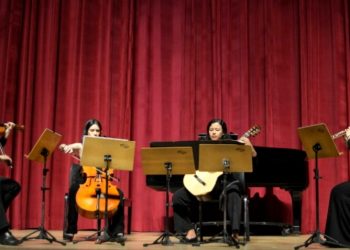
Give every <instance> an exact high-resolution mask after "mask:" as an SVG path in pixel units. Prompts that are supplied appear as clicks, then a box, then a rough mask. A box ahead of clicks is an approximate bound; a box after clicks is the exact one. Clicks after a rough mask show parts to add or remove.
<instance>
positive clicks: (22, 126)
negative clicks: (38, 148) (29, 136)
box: [0, 123, 24, 136]
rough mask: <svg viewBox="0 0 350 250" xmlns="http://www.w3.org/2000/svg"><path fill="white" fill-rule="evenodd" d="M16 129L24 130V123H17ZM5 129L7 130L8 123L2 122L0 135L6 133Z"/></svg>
mask: <svg viewBox="0 0 350 250" xmlns="http://www.w3.org/2000/svg"><path fill="white" fill-rule="evenodd" d="M14 129H15V130H19V131H23V130H24V125H18V124H15V126H14ZM5 131H6V123H0V136H3V135H4V134H5Z"/></svg>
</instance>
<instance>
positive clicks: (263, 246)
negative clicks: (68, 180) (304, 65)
mask: <svg viewBox="0 0 350 250" xmlns="http://www.w3.org/2000/svg"><path fill="white" fill-rule="evenodd" d="M31 232H33V230H12V233H13V235H14V236H16V237H18V238H21V237H23V236H25V235H27V234H29V233H31ZM49 233H51V234H52V235H53V236H54V237H56V239H57V240H59V241H61V240H62V231H49ZM91 234H93V232H92V231H81V232H79V233H78V234H77V235H76V236H75V240H84V239H85V237H86V236H89V235H91ZM161 235H162V233H131V234H130V235H126V236H127V241H126V242H125V245H124V246H122V245H120V244H118V243H114V242H106V243H103V244H101V245H97V244H95V243H94V241H81V242H78V243H76V244H73V243H67V245H65V246H63V245H61V244H59V243H56V242H53V243H49V242H48V241H47V240H43V239H33V240H28V241H25V242H23V243H22V244H21V245H19V246H15V247H11V246H1V245H0V249H66V250H67V249H78V250H83V249H125V250H139V249H167V250H183V249H192V248H195V249H197V248H201V249H226V248H234V249H236V248H235V247H234V246H228V245H227V244H223V243H210V244H203V245H200V246H192V245H184V244H178V242H179V240H178V239H177V238H175V237H170V240H171V241H172V242H173V243H175V244H173V245H165V246H164V245H161V244H156V245H149V246H147V247H144V246H143V244H144V243H152V242H154V241H155V240H156V239H157V238H158V237H159V236H161ZM32 236H34V237H36V236H38V233H35V234H33V235H32ZM309 237H310V235H289V236H251V239H250V241H249V242H248V243H247V244H246V245H244V246H243V245H241V246H240V248H239V249H243V250H269V249H271V250H272V249H274V250H276V249H277V250H287V249H288V250H293V249H294V247H295V246H298V245H301V244H303V243H304V242H305V240H307V239H308V238H309ZM300 249H339V248H328V247H324V246H322V245H320V244H317V243H313V244H311V245H309V246H308V247H307V248H305V247H301V248H300Z"/></svg>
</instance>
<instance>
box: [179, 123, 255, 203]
mask: <svg viewBox="0 0 350 250" xmlns="http://www.w3.org/2000/svg"><path fill="white" fill-rule="evenodd" d="M260 130H261V128H260V126H259V125H254V126H253V127H251V128H250V129H249V130H248V131H247V132H245V133H244V134H243V137H246V138H248V137H251V136H255V135H257V134H259V133H260ZM222 173H223V172H222V171H220V172H205V171H199V170H197V171H196V173H195V174H186V175H185V176H184V179H183V184H184V186H185V188H186V189H187V190H188V191H190V193H191V194H193V195H194V196H202V195H206V194H208V193H210V192H211V191H212V190H213V188H214V186H215V184H216V181H217V179H218V178H219V176H221V175H222Z"/></svg>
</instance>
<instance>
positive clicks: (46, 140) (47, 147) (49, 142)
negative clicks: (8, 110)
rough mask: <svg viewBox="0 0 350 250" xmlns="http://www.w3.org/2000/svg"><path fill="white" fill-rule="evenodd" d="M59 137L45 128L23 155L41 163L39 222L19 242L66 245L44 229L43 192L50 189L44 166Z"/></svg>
mask: <svg viewBox="0 0 350 250" xmlns="http://www.w3.org/2000/svg"><path fill="white" fill-rule="evenodd" d="M61 138H62V136H61V135H60V134H58V133H55V132H53V131H52V130H50V129H47V128H46V129H45V130H44V132H43V133H42V134H41V136H40V137H39V139H38V141H37V142H36V143H35V145H34V147H33V148H32V150H31V151H30V153H29V154H28V155H25V157H26V158H27V159H29V160H31V161H37V162H40V163H42V164H43V172H42V186H41V224H40V226H39V227H38V228H37V229H36V230H34V231H33V232H31V233H29V234H28V235H26V236H24V237H23V238H22V239H21V242H23V241H26V240H31V239H45V240H47V241H49V242H50V243H52V242H57V243H60V244H62V245H66V243H65V242H62V241H58V240H57V239H56V238H55V237H54V236H53V235H52V234H51V233H50V232H48V231H47V230H46V229H45V192H46V190H49V189H50V188H48V187H46V175H47V172H48V171H49V170H48V169H47V167H46V162H47V159H48V157H49V156H50V155H51V154H52V152H53V151H54V150H55V148H56V147H57V145H58V143H59V142H60V141H61ZM36 232H39V235H38V236H36V237H30V236H31V235H33V234H34V233H36Z"/></svg>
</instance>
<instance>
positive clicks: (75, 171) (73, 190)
mask: <svg viewBox="0 0 350 250" xmlns="http://www.w3.org/2000/svg"><path fill="white" fill-rule="evenodd" d="M85 181H86V177H85V176H84V174H83V173H82V167H81V166H80V165H78V164H73V165H72V167H71V171H70V180H69V183H70V184H69V191H68V211H67V218H66V220H67V227H66V228H65V229H64V230H65V232H66V233H72V234H76V233H77V232H78V209H77V205H76V200H75V197H76V194H77V192H78V190H79V187H80V184H83V183H84V182H85ZM118 191H119V195H120V203H119V205H118V209H117V211H116V213H115V214H114V215H113V216H112V218H110V220H109V223H108V224H109V227H108V232H109V234H110V235H112V236H114V235H117V234H118V233H123V232H124V199H123V197H124V195H123V192H122V191H121V190H120V189H118Z"/></svg>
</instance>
